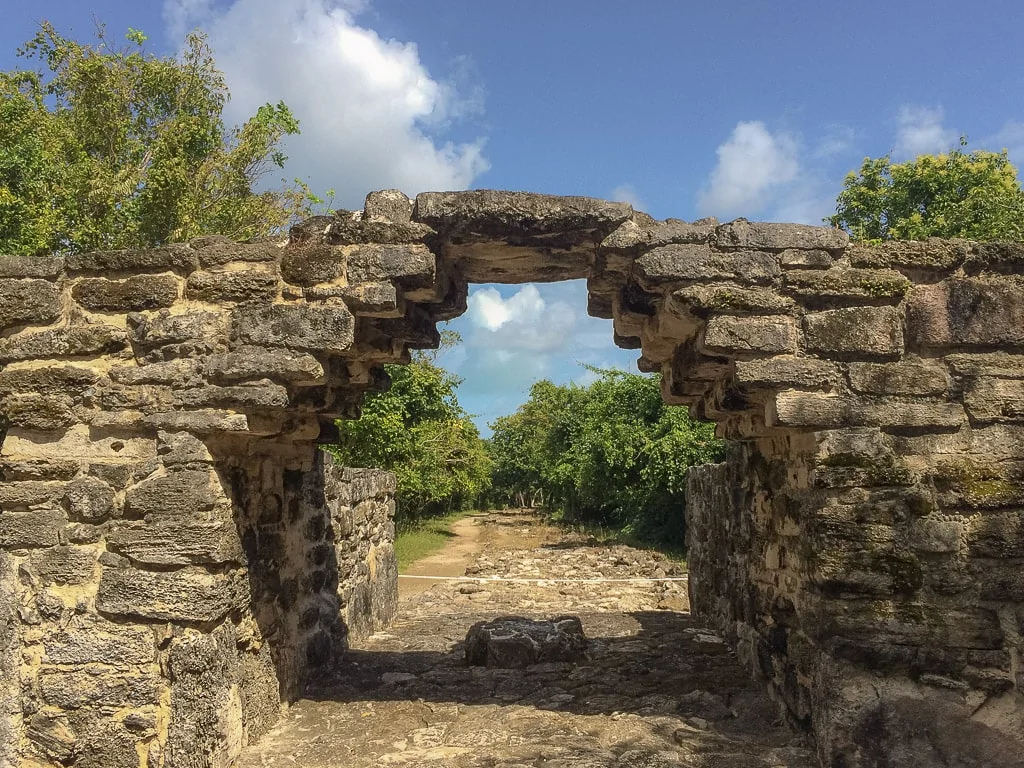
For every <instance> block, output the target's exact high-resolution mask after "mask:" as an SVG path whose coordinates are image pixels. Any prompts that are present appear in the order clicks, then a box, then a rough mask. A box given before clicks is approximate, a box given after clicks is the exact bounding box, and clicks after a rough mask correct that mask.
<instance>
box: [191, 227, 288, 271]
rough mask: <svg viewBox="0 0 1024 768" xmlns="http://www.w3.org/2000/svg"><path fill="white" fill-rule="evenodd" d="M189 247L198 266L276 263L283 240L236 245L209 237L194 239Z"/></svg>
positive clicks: (216, 237) (221, 238)
mask: <svg viewBox="0 0 1024 768" xmlns="http://www.w3.org/2000/svg"><path fill="white" fill-rule="evenodd" d="M190 245H191V246H192V248H193V249H194V250H195V251H196V255H197V256H198V257H199V266H201V267H203V268H206V267H219V266H221V265H222V264H228V263H230V262H233V261H236V262H255V263H261V262H267V261H277V259H278V258H279V257H280V256H281V249H282V247H283V245H284V241H283V240H277V239H267V240H258V241H256V242H254V243H236V242H233V241H232V240H231V239H230V238H227V237H221V236H219V235H209V236H206V237H197V238H195V239H194V240H193V241H192V242H191V243H190Z"/></svg>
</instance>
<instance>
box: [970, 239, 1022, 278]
mask: <svg viewBox="0 0 1024 768" xmlns="http://www.w3.org/2000/svg"><path fill="white" fill-rule="evenodd" d="M964 271H965V272H967V273H968V274H977V273H979V272H996V273H1002V274H1006V275H1020V274H1024V246H1022V245H1021V244H1020V243H999V242H996V243H971V250H970V253H968V255H967V258H966V259H965V260H964Z"/></svg>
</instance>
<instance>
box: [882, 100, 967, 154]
mask: <svg viewBox="0 0 1024 768" xmlns="http://www.w3.org/2000/svg"><path fill="white" fill-rule="evenodd" d="M944 118H945V112H943V110H942V107H921V106H915V105H913V104H905V105H903V106H902V107H900V111H899V114H898V115H897V116H896V124H897V129H896V145H895V147H894V148H893V157H894V158H895V159H897V160H908V159H912V158H915V157H917V156H918V155H927V154H932V153H935V152H944V151H946V150H947V149H949V148H950V147H953V146H955V145H956V143H957V139H958V134H957V132H956V131H954V130H951V129H949V128H946V127H945V126H944V125H943V124H942V123H943V120H944Z"/></svg>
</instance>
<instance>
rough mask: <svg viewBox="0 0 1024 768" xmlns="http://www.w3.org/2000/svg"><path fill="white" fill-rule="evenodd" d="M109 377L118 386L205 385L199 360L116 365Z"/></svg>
mask: <svg viewBox="0 0 1024 768" xmlns="http://www.w3.org/2000/svg"><path fill="white" fill-rule="evenodd" d="M107 376H109V377H110V380H111V381H113V382H115V383H117V384H127V385H138V384H172V385H174V386H176V387H179V386H180V387H187V386H197V385H199V384H202V383H205V382H203V380H202V378H201V377H200V365H199V361H197V360H188V359H185V360H181V359H175V360H167V361H166V362H160V363H150V364H148V365H116V366H114V367H112V368H111V369H110V370H109V371H108V372H107Z"/></svg>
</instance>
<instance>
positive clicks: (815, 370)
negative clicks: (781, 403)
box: [736, 355, 839, 388]
mask: <svg viewBox="0 0 1024 768" xmlns="http://www.w3.org/2000/svg"><path fill="white" fill-rule="evenodd" d="M838 381H839V368H838V367H837V366H836V364H835V363H831V362H828V361H827V360H815V359H814V358H809V357H794V356H791V355H780V356H778V357H769V358H766V359H764V360H737V361H736V382H737V383H738V384H750V385H754V386H770V387H786V388H788V387H828V386H831V385H834V384H836V383H838Z"/></svg>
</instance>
